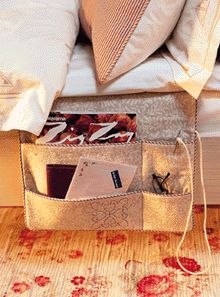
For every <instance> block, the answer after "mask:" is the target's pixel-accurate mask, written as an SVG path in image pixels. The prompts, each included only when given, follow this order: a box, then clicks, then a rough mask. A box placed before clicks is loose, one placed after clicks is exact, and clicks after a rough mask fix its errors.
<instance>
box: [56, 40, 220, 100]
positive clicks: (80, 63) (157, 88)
mask: <svg viewBox="0 0 220 297" xmlns="http://www.w3.org/2000/svg"><path fill="white" fill-rule="evenodd" d="M167 54H168V53H167ZM205 90H212V91H213V90H215V91H217V90H219V91H220V63H217V64H216V66H215V69H214V72H213V75H212V77H211V78H210V79H209V80H208V82H207V84H206V86H205ZM177 91H183V89H181V87H180V86H178V85H177V84H176V83H175V80H174V76H173V73H172V69H171V67H170V65H169V63H168V62H167V60H166V59H165V58H164V57H163V55H162V54H161V53H157V54H154V55H153V56H152V57H150V58H149V59H147V61H145V62H143V63H142V64H140V65H139V66H137V67H136V68H134V69H132V70H131V71H129V72H128V73H126V74H124V75H122V76H121V77H119V78H117V79H116V80H114V81H112V82H111V83H108V84H106V85H98V84H97V82H96V77H95V65H94V58H93V52H92V48H91V46H89V45H81V44H78V45H76V47H75V48H74V52H73V55H72V58H71V62H70V67H69V72H68V74H67V77H66V83H65V87H64V89H63V91H62V96H64V97H71V96H97V95H117V94H131V93H139V92H177Z"/></svg>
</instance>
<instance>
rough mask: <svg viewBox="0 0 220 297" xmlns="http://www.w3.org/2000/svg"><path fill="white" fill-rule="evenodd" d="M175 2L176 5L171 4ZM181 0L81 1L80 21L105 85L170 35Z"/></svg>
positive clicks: (151, 51) (130, 67)
mask: <svg viewBox="0 0 220 297" xmlns="http://www.w3.org/2000/svg"><path fill="white" fill-rule="evenodd" d="M174 2H177V3H174ZM184 2H185V0H178V1H173V0H108V1H104V0H92V1H91V0H82V2H81V9H80V19H81V24H82V27H83V29H84V31H85V33H86V34H87V35H88V37H89V38H90V39H91V41H92V44H93V49H94V56H95V63H96V71H97V78H98V81H99V82H100V83H106V82H108V81H110V80H112V79H114V78H116V77H118V76H119V75H121V74H123V73H125V72H127V71H128V70H130V69H132V68H134V67H135V66H136V65H138V64H139V63H141V62H143V61H144V60H145V59H146V58H147V57H149V56H150V55H151V54H152V53H153V52H154V51H155V50H156V49H158V48H159V47H160V46H161V44H162V43H163V42H164V41H165V40H166V38H167V37H168V36H169V34H170V33H171V32H172V30H173V28H174V26H175V24H176V22H177V20H178V18H179V15H180V12H181V10H182V7H183V4H184Z"/></svg>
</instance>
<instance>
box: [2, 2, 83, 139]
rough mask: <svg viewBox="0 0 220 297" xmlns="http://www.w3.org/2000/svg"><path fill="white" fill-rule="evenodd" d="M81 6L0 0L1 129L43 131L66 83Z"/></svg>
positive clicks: (77, 4) (71, 3) (77, 3)
mask: <svg viewBox="0 0 220 297" xmlns="http://www.w3.org/2000/svg"><path fill="white" fill-rule="evenodd" d="M78 6H79V2H78V0H73V1H69V0H56V1H54V0H1V1H0V130H4V131H7V130H12V129H19V130H26V131H30V132H32V133H34V134H39V133H40V131H41V130H42V128H43V126H44V124H45V122H46V120H47V117H48V114H49V112H50V109H51V106H52V104H53V101H54V98H56V97H57V96H58V95H60V92H61V90H62V88H63V86H64V83H65V78H66V74H67V70H68V64H69V61H70V58H71V54H72V49H73V46H74V44H75V40H76V37H77V35H78V30H79V19H78Z"/></svg>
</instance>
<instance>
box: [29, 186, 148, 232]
mask: <svg viewBox="0 0 220 297" xmlns="http://www.w3.org/2000/svg"><path fill="white" fill-rule="evenodd" d="M25 200H26V225H27V227H28V228H29V229H31V230H117V229H129V230H140V229H142V226H143V218H142V208H143V206H142V203H143V199H142V193H141V192H134V193H129V194H123V195H117V196H114V195H112V196H105V197H99V198H93V199H80V200H74V201H68V200H62V199H55V198H50V197H47V196H45V195H40V194H36V193H34V192H31V191H27V190H26V191H25Z"/></svg>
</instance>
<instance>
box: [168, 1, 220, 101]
mask: <svg viewBox="0 0 220 297" xmlns="http://www.w3.org/2000/svg"><path fill="white" fill-rule="evenodd" d="M219 42H220V1H219V0H205V1H204V0H187V2H186V5H185V7H184V10H183V12H182V16H181V18H180V20H179V22H178V24H177V27H176V29H175V30H174V33H173V36H172V38H171V39H170V40H168V41H167V43H166V44H167V47H168V49H169V51H170V53H171V55H172V57H173V58H174V59H171V58H170V57H169V55H166V54H164V56H165V58H167V61H168V62H169V63H170V65H171V67H172V70H173V73H174V78H175V81H176V83H177V84H178V85H179V86H181V87H182V88H183V89H185V90H186V91H187V92H189V93H190V94H191V95H192V96H193V97H195V98H197V97H198V96H199V94H200V92H201V91H202V89H203V87H204V86H205V84H206V82H207V80H208V79H209V77H210V76H211V74H212V71H213V67H214V64H215V61H216V55H217V50H218V47H219Z"/></svg>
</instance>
